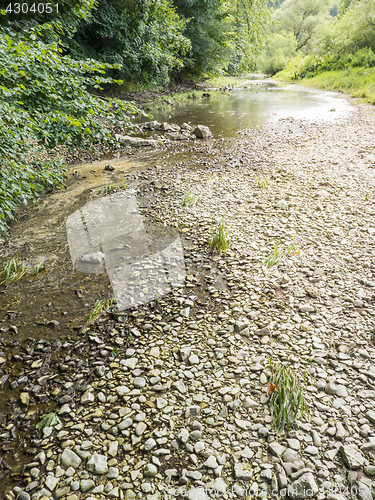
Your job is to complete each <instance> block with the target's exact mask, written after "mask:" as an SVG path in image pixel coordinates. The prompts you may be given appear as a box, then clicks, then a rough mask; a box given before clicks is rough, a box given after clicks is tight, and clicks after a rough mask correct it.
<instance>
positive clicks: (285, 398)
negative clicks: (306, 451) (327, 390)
mask: <svg viewBox="0 0 375 500" xmlns="http://www.w3.org/2000/svg"><path fill="white" fill-rule="evenodd" d="M270 370H271V378H270V381H269V383H268V388H267V395H268V396H270V398H269V405H270V411H271V419H272V426H273V428H274V429H275V432H276V434H278V435H280V434H285V432H286V433H288V432H289V430H290V429H291V427H292V426H293V424H294V422H295V421H296V419H297V415H298V413H299V412H301V413H302V417H304V416H305V415H306V417H307V419H308V417H309V410H308V407H307V403H306V399H305V396H304V394H303V390H304V385H305V382H306V379H307V378H308V377H311V375H310V373H309V372H308V371H307V365H306V368H305V370H304V371H303V372H302V374H300V375H296V374H295V373H293V371H292V370H291V368H290V367H289V366H285V365H283V364H274V363H273V362H272V356H271V359H270Z"/></svg>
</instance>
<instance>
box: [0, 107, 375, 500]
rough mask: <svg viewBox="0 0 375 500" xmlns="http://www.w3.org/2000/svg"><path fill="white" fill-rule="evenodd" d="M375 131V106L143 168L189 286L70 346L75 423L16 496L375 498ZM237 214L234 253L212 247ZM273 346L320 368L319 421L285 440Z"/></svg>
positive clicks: (249, 134)
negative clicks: (275, 397)
mask: <svg viewBox="0 0 375 500" xmlns="http://www.w3.org/2000/svg"><path fill="white" fill-rule="evenodd" d="M374 133H375V115H374V111H373V109H372V108H370V107H369V106H364V105H363V106H362V105H361V106H357V107H356V108H355V111H354V112H353V113H352V114H351V116H350V117H348V118H347V119H345V120H341V121H340V122H333V123H331V124H323V123H322V124H319V123H315V124H307V123H304V122H299V121H297V120H291V119H290V120H288V119H286V120H281V121H280V122H279V123H278V124H277V125H275V126H273V127H270V128H269V129H267V130H263V131H257V132H254V131H242V132H241V133H240V134H239V137H238V139H237V140H235V141H231V142H230V143H229V144H227V143H225V141H215V139H213V140H211V141H205V142H202V143H200V144H198V145H197V144H196V143H194V145H189V144H188V143H185V144H184V145H182V143H181V145H179V147H180V148H181V149H182V150H183V153H184V154H182V155H181V157H182V158H183V159H182V160H181V162H180V163H179V164H178V165H174V166H173V168H172V169H169V168H167V162H168V157H167V155H166V160H165V161H166V164H165V165H160V162H159V166H158V167H155V168H153V169H150V170H147V171H145V172H138V173H133V174H129V175H128V176H127V179H128V181H129V183H131V182H132V181H134V180H137V182H138V183H140V184H141V186H140V187H139V188H138V191H137V196H138V199H139V200H142V197H143V196H144V197H145V199H146V198H147V199H148V200H150V199H151V200H153V201H152V202H148V203H147V204H145V206H144V207H143V208H142V212H143V214H144V215H145V216H147V217H148V218H150V219H151V220H153V221H154V222H155V221H156V222H160V223H166V224H167V225H169V226H174V227H177V228H178V229H179V233H180V235H181V238H182V239H183V246H184V256H185V266H186V272H187V275H186V280H185V283H184V286H183V287H182V288H179V289H174V290H172V291H171V292H170V293H169V294H168V295H166V296H164V297H160V298H158V300H156V301H154V302H153V303H151V304H148V305H145V306H141V307H138V308H137V309H134V310H130V311H125V312H124V313H123V314H121V313H120V314H116V316H115V317H112V318H111V319H108V318H107V319H102V320H100V321H99V323H98V325H97V326H96V327H92V328H91V329H90V330H88V331H86V332H82V337H81V340H80V342H78V343H76V344H75V354H74V356H73V355H69V356H67V358H68V359H65V360H64V355H63V353H62V354H61V361H59V363H58V365H56V372H57V373H58V376H59V377H60V378H61V377H62V379H61V380H63V381H62V382H61V384H60V386H59V388H58V390H55V392H54V396H55V399H56V401H57V402H58V408H57V414H58V416H59V418H60V420H61V423H60V424H59V425H57V426H53V427H47V428H44V429H43V431H38V432H37V431H36V434H35V436H34V440H33V446H34V448H35V455H34V456H33V457H32V460H31V461H30V463H29V464H28V465H27V466H26V467H25V470H24V472H23V475H22V478H21V481H20V484H19V486H17V487H16V488H14V489H13V490H11V491H9V492H8V493H7V494H6V496H5V498H6V500H14V499H18V500H30V499H31V500H47V499H49V500H52V499H63V500H80V499H86V500H94V499H95V500H104V499H106V498H114V499H117V498H118V499H121V500H123V499H125V500H131V499H138V498H146V499H147V500H159V499H160V500H163V499H165V498H176V499H178V498H188V499H189V500H206V499H209V498H229V499H232V498H249V499H251V498H290V499H301V498H317V499H320V500H323V499H327V500H345V499H348V498H358V499H361V500H371V499H372V498H373V496H374V495H375V462H374V453H375V404H374V400H375V317H374V312H375V276H374V265H375V243H374V234H375V220H374V215H375V147H374V146H375V144H374ZM219 157H220V159H219ZM191 167H194V168H191ZM197 167H199V168H197ZM265 178H267V180H268V188H261V187H259V185H258V184H259V182H258V181H259V179H261V180H262V179H265ZM186 192H192V193H194V194H196V195H197V196H199V200H198V203H197V204H196V205H195V206H194V207H191V208H184V207H183V206H182V201H183V199H184V193H186ZM224 214H225V221H226V225H227V227H228V229H229V231H230V238H231V246H230V248H229V250H228V251H227V253H226V254H224V255H212V254H211V252H210V251H209V248H208V244H207V241H208V238H209V236H210V235H211V231H212V228H213V227H214V226H215V224H216V223H217V222H218V221H219V220H220V219H221V217H222V215H224ZM293 241H294V243H295V245H296V246H297V248H298V250H299V254H298V255H297V254H291V255H289V256H288V257H287V258H286V259H285V260H284V262H283V263H282V264H281V265H279V266H278V267H275V268H271V269H270V270H268V271H267V270H265V268H264V267H262V263H263V262H264V260H265V258H266V257H267V256H268V255H269V253H270V252H271V251H272V249H273V248H274V243H275V242H278V244H279V245H284V246H286V245H288V244H290V243H291V242H293ZM68 345H69V343H67V344H66V345H65V346H64V345H62V346H60V350H62V351H63V350H64V348H67V346H68ZM45 347H46V346H45V344H43V343H42V344H39V348H40V349H39V351H38V349H37V350H36V351H35V352H34V354H33V358H32V359H30V363H29V369H30V370H31V369H34V370H37V369H38V368H40V367H41V366H42V364H43V348H45ZM38 352H39V358H40V360H41V361H40V364H39V365H38V363H37V359H38V356H37V354H38ZM271 356H272V359H273V360H274V361H277V362H280V363H283V364H285V365H286V366H288V367H290V368H291V369H292V370H293V371H294V372H295V373H301V372H302V371H303V370H304V369H305V367H306V365H307V363H308V371H309V372H310V373H311V375H312V377H313V379H311V380H310V381H309V382H308V383H307V384H306V386H305V397H306V400H307V404H308V408H309V414H310V418H309V419H308V420H306V419H302V418H301V419H299V420H297V422H296V425H295V426H294V428H293V429H292V430H291V431H290V432H289V433H288V435H283V436H277V435H276V434H275V432H274V430H273V427H272V425H271V424H272V420H271V415H270V408H269V397H268V396H267V386H268V382H269V381H270V358H271ZM78 360H80V361H78ZM64 377H65V378H64ZM41 385H43V384H42V383H41ZM73 389H74V391H73ZM22 394H23V397H24V398H25V401H27V396H26V395H25V394H28V391H27V390H26V389H25V390H24V392H23V393H22ZM24 404H25V405H26V404H27V402H24ZM300 417H301V415H300ZM2 431H3V432H5V429H2Z"/></svg>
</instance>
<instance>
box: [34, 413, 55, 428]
mask: <svg viewBox="0 0 375 500" xmlns="http://www.w3.org/2000/svg"><path fill="white" fill-rule="evenodd" d="M59 424H61V420H60V419H59V417H58V416H57V415H56V413H47V414H46V415H42V416H41V417H40V422H39V423H38V424H36V428H37V429H44V428H45V427H52V426H53V425H59Z"/></svg>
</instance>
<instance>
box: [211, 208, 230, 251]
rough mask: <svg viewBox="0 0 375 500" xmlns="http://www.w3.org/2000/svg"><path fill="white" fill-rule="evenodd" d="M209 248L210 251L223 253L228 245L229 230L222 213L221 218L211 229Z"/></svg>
mask: <svg viewBox="0 0 375 500" xmlns="http://www.w3.org/2000/svg"><path fill="white" fill-rule="evenodd" d="M209 245H210V249H211V251H212V252H218V253H221V252H222V253H225V252H226V251H227V250H228V248H229V245H230V239H229V231H228V229H227V227H226V225H225V220H224V215H223V217H222V220H221V221H220V222H219V224H218V225H217V226H216V228H215V229H214V230H213V231H212V236H211V238H210V240H209Z"/></svg>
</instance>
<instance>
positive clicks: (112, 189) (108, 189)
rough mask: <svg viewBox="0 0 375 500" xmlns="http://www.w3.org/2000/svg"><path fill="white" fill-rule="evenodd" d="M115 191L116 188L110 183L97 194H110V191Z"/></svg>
mask: <svg viewBox="0 0 375 500" xmlns="http://www.w3.org/2000/svg"><path fill="white" fill-rule="evenodd" d="M115 189H116V186H115V185H114V184H113V182H111V183H110V184H108V185H107V186H104V187H102V189H101V190H100V191H99V194H110V193H112V191H114V190H115Z"/></svg>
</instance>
